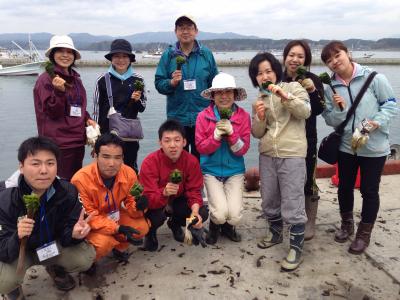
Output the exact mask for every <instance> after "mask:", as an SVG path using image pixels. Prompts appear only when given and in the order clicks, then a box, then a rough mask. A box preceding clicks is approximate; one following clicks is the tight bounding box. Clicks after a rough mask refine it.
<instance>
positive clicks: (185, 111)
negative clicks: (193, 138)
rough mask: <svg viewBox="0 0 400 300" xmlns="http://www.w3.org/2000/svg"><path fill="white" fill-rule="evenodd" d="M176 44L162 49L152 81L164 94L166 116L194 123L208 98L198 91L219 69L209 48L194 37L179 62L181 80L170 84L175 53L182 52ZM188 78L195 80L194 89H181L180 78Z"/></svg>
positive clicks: (191, 124)
mask: <svg viewBox="0 0 400 300" xmlns="http://www.w3.org/2000/svg"><path fill="white" fill-rule="evenodd" d="M178 45H179V43H176V45H174V46H172V45H170V46H169V47H168V48H167V49H166V50H165V51H164V53H163V55H162V56H161V59H160V62H159V63H158V66H157V71H156V75H155V82H154V84H155V87H156V89H157V91H158V92H159V93H160V94H163V95H166V96H167V118H168V119H175V120H178V121H179V122H181V123H182V124H183V125H184V126H194V125H195V124H196V118H197V115H198V113H199V112H201V111H202V110H203V109H204V108H206V107H207V106H208V105H209V101H206V100H205V99H204V98H203V97H201V96H200V93H201V92H202V91H203V90H205V89H208V88H209V87H210V86H211V83H212V80H213V78H214V76H215V75H217V73H218V69H217V65H216V63H215V59H214V56H213V54H212V52H211V51H210V50H209V49H208V48H207V47H204V46H202V45H200V43H199V42H197V41H195V47H194V48H193V50H192V52H190V54H189V56H188V57H186V63H185V64H184V65H183V66H182V73H183V74H182V77H183V79H182V81H181V82H180V83H179V85H178V86H177V87H173V86H171V83H170V82H171V78H172V73H173V72H174V71H175V70H176V62H175V58H176V56H178V55H181V56H185V55H184V54H183V53H182V52H181V51H180V49H179V48H178ZM187 79H195V80H196V89H194V90H189V91H185V90H184V89H183V80H187Z"/></svg>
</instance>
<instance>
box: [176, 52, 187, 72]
mask: <svg viewBox="0 0 400 300" xmlns="http://www.w3.org/2000/svg"><path fill="white" fill-rule="evenodd" d="M184 63H186V58H184V57H183V56H181V55H178V56H177V57H176V69H177V70H180V69H182V65H183V64H184Z"/></svg>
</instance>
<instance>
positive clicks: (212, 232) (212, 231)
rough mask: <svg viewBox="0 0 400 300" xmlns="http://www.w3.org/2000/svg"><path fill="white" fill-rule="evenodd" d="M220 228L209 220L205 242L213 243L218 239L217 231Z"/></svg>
mask: <svg viewBox="0 0 400 300" xmlns="http://www.w3.org/2000/svg"><path fill="white" fill-rule="evenodd" d="M220 230H221V225H218V224H215V223H214V222H213V221H211V220H210V225H209V227H208V233H207V237H206V243H207V244H209V245H214V244H215V243H216V242H217V241H218V237H219V231H220Z"/></svg>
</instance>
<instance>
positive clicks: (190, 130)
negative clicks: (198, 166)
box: [184, 126, 200, 161]
mask: <svg viewBox="0 0 400 300" xmlns="http://www.w3.org/2000/svg"><path fill="white" fill-rule="evenodd" d="M185 134H186V141H187V144H186V146H185V148H184V149H185V150H186V151H188V152H190V153H192V154H193V155H194V156H196V157H197V159H198V160H199V161H200V153H199V152H197V148H196V141H195V134H196V127H195V126H191V127H189V126H185ZM189 146H190V151H189Z"/></svg>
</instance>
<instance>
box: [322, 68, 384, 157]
mask: <svg viewBox="0 0 400 300" xmlns="http://www.w3.org/2000/svg"><path fill="white" fill-rule="evenodd" d="M376 74H377V73H376V72H375V71H374V72H372V73H371V74H369V76H368V78H367V80H366V81H365V83H364V85H363V86H362V88H361V90H360V92H359V93H358V95H357V97H356V99H355V100H354V102H353V105H352V106H351V107H350V109H349V111H348V112H347V115H346V119H345V120H344V121H343V122H342V123H340V125H339V126H338V127H336V128H335V131H334V132H332V133H330V134H329V135H328V136H326V137H324V138H323V139H322V141H321V144H320V145H319V149H318V158H320V159H321V160H323V161H324V162H326V163H328V164H331V165H333V164H335V163H337V160H338V154H339V147H340V143H341V142H342V135H343V132H344V128H345V127H346V125H347V123H348V122H349V120H350V118H351V116H352V115H353V114H354V112H355V111H356V108H357V106H358V103H360V101H361V98H362V97H363V96H364V93H365V91H366V90H367V88H368V86H369V85H370V84H371V81H372V79H374V77H375V75H376Z"/></svg>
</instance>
